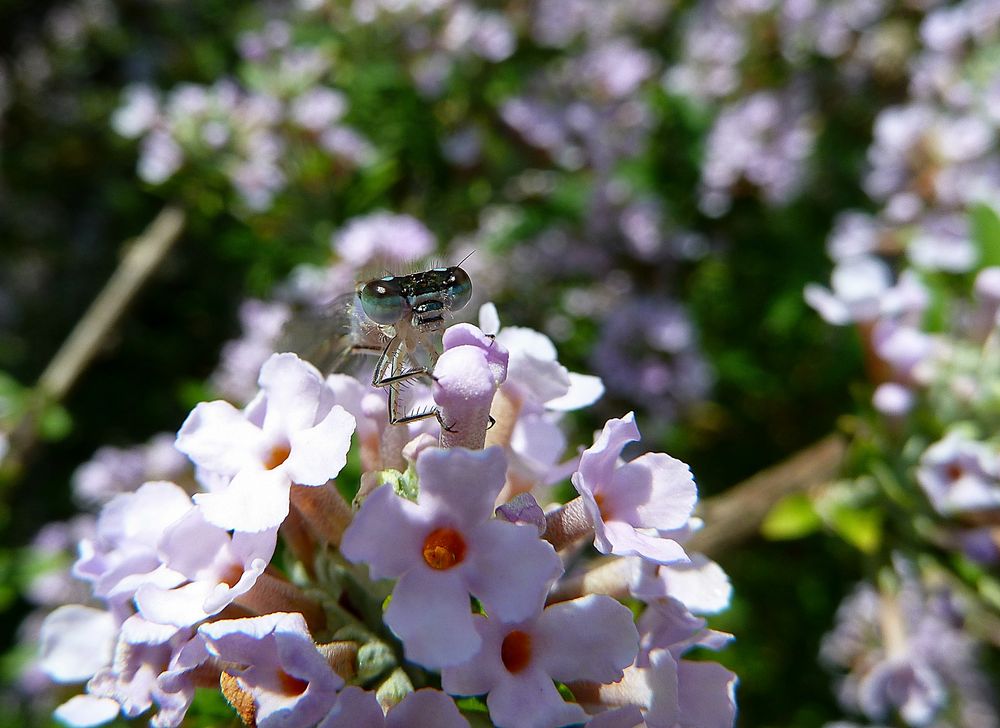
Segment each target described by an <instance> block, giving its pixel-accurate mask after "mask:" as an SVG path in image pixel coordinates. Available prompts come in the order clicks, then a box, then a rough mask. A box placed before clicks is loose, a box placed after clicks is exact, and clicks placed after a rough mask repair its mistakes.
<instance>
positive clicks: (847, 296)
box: [805, 256, 892, 326]
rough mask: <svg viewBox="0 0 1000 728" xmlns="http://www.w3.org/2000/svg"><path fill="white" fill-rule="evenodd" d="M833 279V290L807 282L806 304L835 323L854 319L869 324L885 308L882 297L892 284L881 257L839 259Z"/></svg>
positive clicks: (887, 268) (831, 278)
mask: <svg viewBox="0 0 1000 728" xmlns="http://www.w3.org/2000/svg"><path fill="white" fill-rule="evenodd" d="M830 282H831V285H832V289H833V290H832V291H831V290H829V289H827V288H824V287H822V286H819V285H817V284H815V283H810V284H808V285H807V286H806V288H805V299H806V303H808V304H809V305H810V306H812V307H813V308H814V309H816V311H818V312H819V315H820V316H822V317H823V318H824V319H825V320H826V322H827V323H831V324H834V325H835V326H844V325H846V324H848V323H852V322H855V321H859V322H865V323H866V322H870V321H873V320H874V319H875V318H877V317H878V315H879V313H880V312H881V311H882V308H883V303H882V299H883V297H884V296H885V295H886V292H887V291H889V289H890V288H891V287H892V273H891V272H890V270H889V266H887V265H886V264H885V263H884V262H883V261H881V260H880V259H878V258H875V257H871V256H859V257H854V258H847V259H845V260H842V261H839V262H838V263H837V264H836V266H834V269H833V274H832V275H831V276H830Z"/></svg>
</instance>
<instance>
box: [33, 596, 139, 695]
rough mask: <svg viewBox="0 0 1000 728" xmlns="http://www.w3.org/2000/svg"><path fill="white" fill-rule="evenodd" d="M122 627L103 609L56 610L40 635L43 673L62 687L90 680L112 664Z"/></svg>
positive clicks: (69, 607) (68, 607)
mask: <svg viewBox="0 0 1000 728" xmlns="http://www.w3.org/2000/svg"><path fill="white" fill-rule="evenodd" d="M118 626H119V621H118V620H117V619H115V617H114V615H112V614H111V612H107V611H105V610H102V609H94V608H93V607H87V606H84V605H82V604H66V605H63V606H61V607H59V608H57V609H55V610H54V611H53V612H51V613H50V614H49V615H48V616H47V617H46V618H45V622H44V623H43V624H42V629H41V634H40V635H39V643H40V648H39V652H40V653H41V663H40V666H41V669H42V670H43V671H44V672H45V673H46V674H47V675H48V676H49V677H50V678H52V679H53V680H55V681H56V682H60V683H72V682H83V681H84V680H88V679H90V678H91V677H93V675H94V673H96V672H97V671H98V670H100V669H101V668H103V667H106V666H107V665H109V664H111V656H112V652H113V650H114V646H115V639H116V637H117V635H118ZM116 712H117V711H116Z"/></svg>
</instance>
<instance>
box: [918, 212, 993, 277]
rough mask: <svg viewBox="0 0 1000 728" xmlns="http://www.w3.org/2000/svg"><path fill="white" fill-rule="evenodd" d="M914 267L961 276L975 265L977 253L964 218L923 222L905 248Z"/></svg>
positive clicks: (932, 219)
mask: <svg viewBox="0 0 1000 728" xmlns="http://www.w3.org/2000/svg"><path fill="white" fill-rule="evenodd" d="M906 254H907V257H908V258H909V259H910V262H911V263H912V264H913V265H914V266H916V267H917V268H921V269H925V270H932V271H935V270H940V271H946V272H948V273H965V272H967V271H969V270H971V269H972V268H973V266H975V264H976V262H977V260H978V259H979V251H978V249H977V248H976V245H975V243H973V242H972V238H971V235H970V231H969V224H968V221H967V219H966V217H965V216H964V215H941V216H938V217H935V218H930V219H927V220H925V221H924V222H923V223H922V224H921V226H920V228H919V229H918V231H917V233H916V234H915V235H914V236H913V237H912V238H911V239H910V242H909V245H907V248H906Z"/></svg>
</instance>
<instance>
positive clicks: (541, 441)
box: [479, 303, 604, 500]
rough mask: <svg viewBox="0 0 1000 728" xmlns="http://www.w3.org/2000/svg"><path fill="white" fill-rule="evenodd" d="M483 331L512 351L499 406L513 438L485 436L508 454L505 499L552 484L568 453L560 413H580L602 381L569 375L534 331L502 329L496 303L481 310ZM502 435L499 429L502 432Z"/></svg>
mask: <svg viewBox="0 0 1000 728" xmlns="http://www.w3.org/2000/svg"><path fill="white" fill-rule="evenodd" d="M479 323H480V325H481V326H482V327H483V330H484V331H488V332H490V333H491V334H493V335H494V336H496V341H497V343H498V344H499V345H500V346H502V347H504V348H505V349H506V350H507V351H509V352H510V362H509V365H508V367H507V378H506V380H505V381H504V382H503V383H502V384H501V387H500V402H502V404H495V405H494V406H495V407H497V408H498V409H497V413H498V414H501V412H500V409H499V408H501V407H503V408H504V414H505V416H506V418H507V420H508V422H510V421H511V420H513V426H512V427H511V429H510V436H509V439H508V440H507V441H506V442H504V443H499V442H498V439H497V437H496V436H494V437H493V439H490V438H491V436H490V434H489V433H487V439H489V440H490V441H491V443H497V444H504V445H505V449H506V450H507V460H508V470H507V481H508V485H507V488H506V489H505V491H504V492H503V493H502V494H501V500H506V499H507V498H506V497H507V496H510V495H514V494H516V493H521V492H526V491H529V490H532V489H534V488H535V487H536V486H539V485H549V484H550V483H551V482H552V480H553V479H554V478H555V477H556V476H557V475H559V474H561V470H560V468H559V467H558V464H559V459H560V458H561V457H562V456H563V453H564V452H565V450H566V438H565V436H564V435H563V433H562V431H561V430H560V429H559V426H558V419H559V417H560V416H561V413H562V412H566V411H571V410H575V409H580V408H581V407H586V406H588V405H590V404H592V403H593V402H594V401H596V400H597V399H598V398H600V397H601V395H602V394H603V393H604V385H603V383H602V382H601V380H600V378H599V377H595V376H592V375H586V374H579V373H577V372H570V371H568V370H567V369H566V367H564V366H563V365H562V364H560V363H559V361H558V359H557V358H556V357H557V353H556V348H555V345H554V344H553V343H552V341H551V339H549V338H548V337H547V336H545V335H544V334H542V333H539V332H537V331H534V330H532V329H528V328H523V327H518V326H507V327H504V328H501V327H500V319H499V316H498V315H497V312H496V308H495V307H494V306H493V304H489V303H488V304H484V305H483V306H482V307H481V308H480V310H479ZM498 432H499V431H498Z"/></svg>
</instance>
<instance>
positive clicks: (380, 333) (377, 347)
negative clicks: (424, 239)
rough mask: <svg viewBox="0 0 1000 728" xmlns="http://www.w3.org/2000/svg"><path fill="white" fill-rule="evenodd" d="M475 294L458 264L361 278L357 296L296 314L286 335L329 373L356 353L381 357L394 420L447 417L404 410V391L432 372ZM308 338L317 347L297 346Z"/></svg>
mask: <svg viewBox="0 0 1000 728" xmlns="http://www.w3.org/2000/svg"><path fill="white" fill-rule="evenodd" d="M471 297H472V280H471V279H470V278H469V274H468V273H466V272H465V271H464V270H462V268H461V267H460V266H457V265H455V266H450V267H447V268H432V269H431V270H426V271H423V272H420V273H411V274H409V275H401V276H393V275H387V276H383V277H382V278H376V279H374V280H369V281H364V282H361V283H359V284H358V285H357V287H356V289H355V292H354V293H353V294H346V295H344V296H340V297H338V298H337V299H335V300H334V302H333V303H332V304H331V305H330V306H329V307H327V308H326V309H325V310H324V311H321V312H315V313H313V314H311V315H309V316H307V317H305V318H298V319H295V320H293V322H292V324H291V325H290V326H289V327H288V328H287V330H286V332H285V335H284V336H283V339H284V341H285V343H286V344H290V348H293V349H303V351H302V352H301V353H302V354H303V355H304V356H305V358H307V359H309V360H310V361H312V362H313V363H314V364H316V366H318V367H319V368H320V369H321V370H324V371H336V370H338V369H340V368H342V367H343V366H344V364H345V362H346V360H347V358H348V357H349V355H351V354H373V355H377V356H378V357H379V358H378V362H377V363H376V364H375V371H374V373H373V374H372V386H375V387H385V388H387V389H388V392H389V404H388V410H389V423H390V424H393V425H402V424H406V423H409V422H415V421H417V420H422V419H425V418H427V417H438V419H439V420H440V414H439V412H438V409H437V408H436V407H429V408H423V409H419V410H415V411H412V412H404V411H402V409H401V401H400V394H399V390H400V387H401V386H403V385H405V384H406V383H408V382H410V381H412V380H413V379H415V378H417V377H421V376H425V375H430V373H431V371H433V369H434V365H435V364H436V363H437V359H438V356H439V355H440V340H441V334H442V332H443V331H444V328H445V320H446V318H447V317H448V316H449V315H450V314H452V313H453V312H455V311H458V310H460V309H462V308H464V307H465V305H466V304H468V303H469V299H470V298H471ZM306 336H308V337H309V340H310V345H309V346H307V347H304V348H303V347H297V346H295V343H296V340H298V341H299V342H301V341H302V340H303V339H305V337H306Z"/></svg>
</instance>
